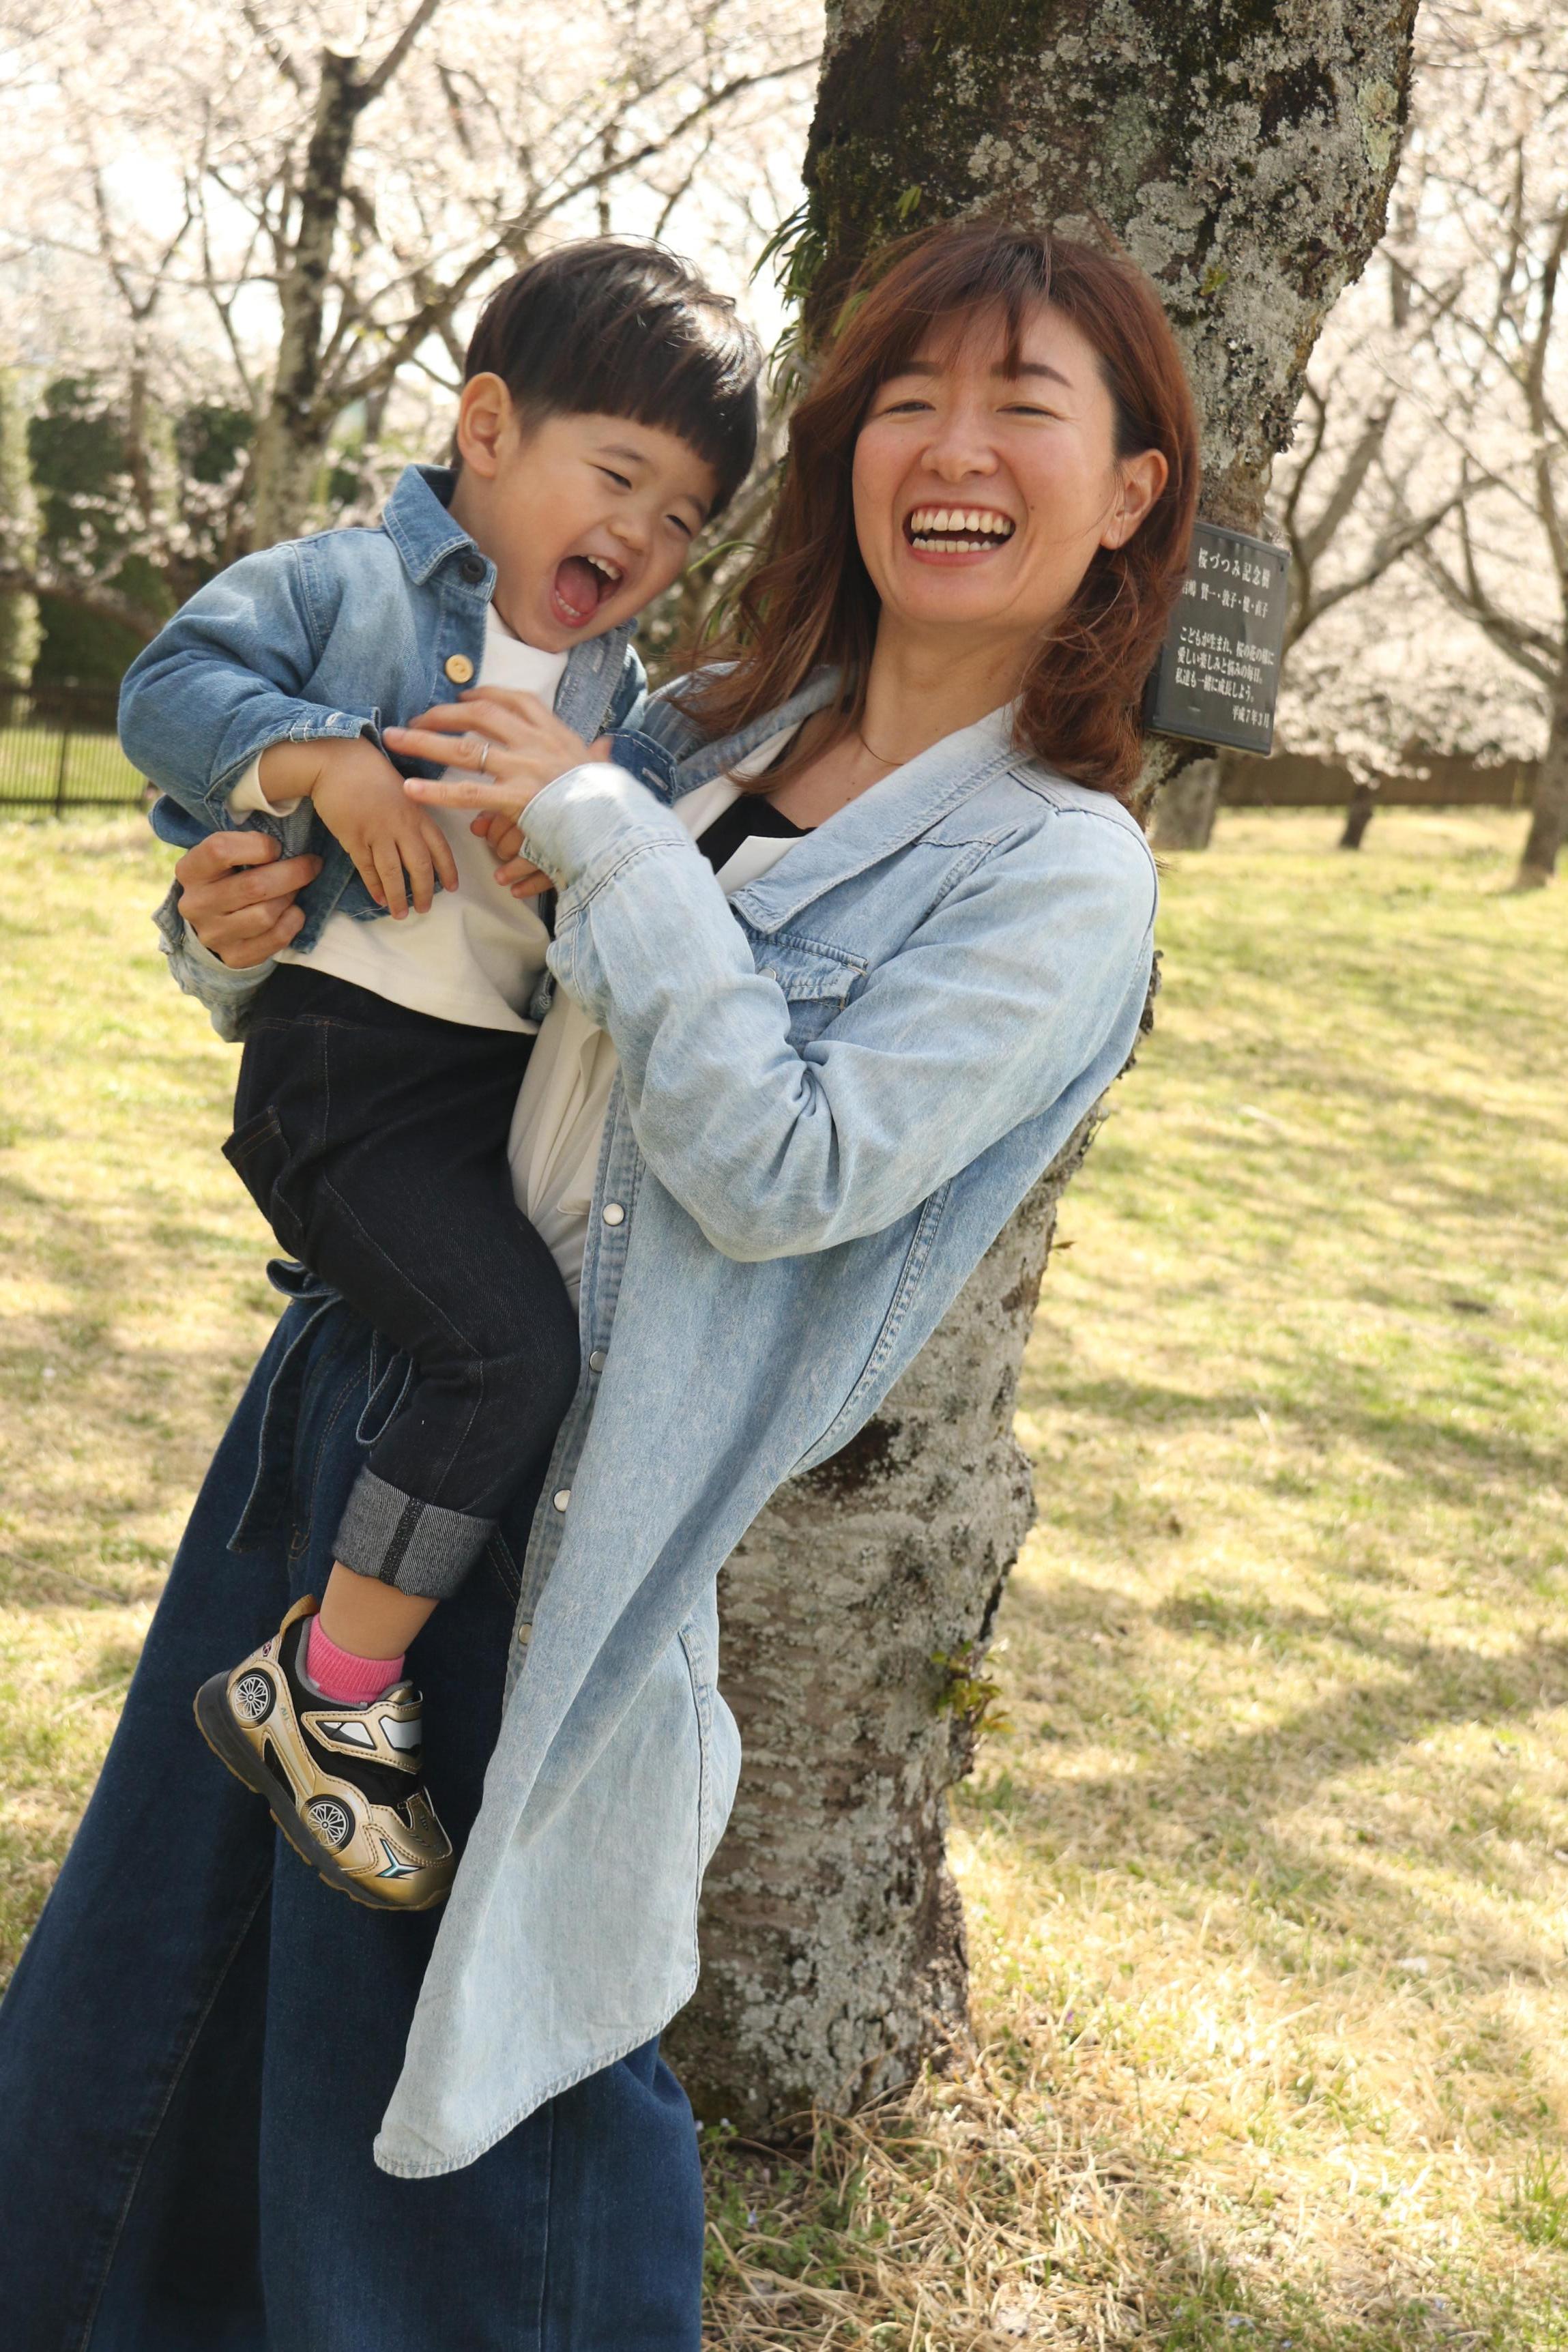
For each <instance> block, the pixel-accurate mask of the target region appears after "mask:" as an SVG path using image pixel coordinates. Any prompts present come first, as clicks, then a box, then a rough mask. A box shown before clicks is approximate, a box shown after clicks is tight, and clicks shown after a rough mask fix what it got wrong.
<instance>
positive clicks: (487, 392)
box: [455, 374, 516, 481]
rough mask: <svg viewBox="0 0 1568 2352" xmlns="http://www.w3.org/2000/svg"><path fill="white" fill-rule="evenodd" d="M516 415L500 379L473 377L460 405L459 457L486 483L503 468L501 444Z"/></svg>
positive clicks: (466, 387)
mask: <svg viewBox="0 0 1568 2352" xmlns="http://www.w3.org/2000/svg"><path fill="white" fill-rule="evenodd" d="M515 415H516V410H515V408H514V406H513V404H512V397H511V394H510V392H509V391H508V390H507V388H506V385H505V384H504V383H502V381H501V379H500V376H499V375H488V374H487V375H476V376H470V377H469V379H468V383H466V384H465V385H464V386H463V390H462V396H461V398H460V399H459V400H458V430H457V434H456V436H455V437H456V440H457V445H458V457H460V458H461V459H462V461H463V463H464V465H465V466H467V467H470V468H471V469H472V470H473V472H474V473H476V474H478V475H479V476H481V477H482V478H483V479H484V480H486V481H491V480H493V479H494V478H495V476H496V474H497V472H498V471H499V470H500V454H501V443H502V440H503V438H504V437H505V435H506V432H507V429H508V427H509V426H510V425H511V423H512V421H513V419H514V417H515Z"/></svg>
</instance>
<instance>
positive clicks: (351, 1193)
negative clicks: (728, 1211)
mask: <svg viewBox="0 0 1568 2352" xmlns="http://www.w3.org/2000/svg"><path fill="white" fill-rule="evenodd" d="M529 1043H530V1041H529V1040H528V1039H527V1038H526V1037H522V1036H520V1035H517V1034H512V1033H508V1032H497V1031H493V1030H479V1029H468V1028H463V1027H460V1026H458V1025H456V1024H451V1023H447V1022H438V1021H433V1020H430V1019H428V1018H427V1017H426V1016H425V1015H423V1014H420V1013H406V1012H405V1011H403V1010H402V1009H401V1008H399V1007H397V1006H395V1005H389V1004H385V1003H383V1002H382V1000H380V999H379V998H376V997H372V996H369V995H367V994H365V992H363V991H362V990H359V989H355V988H351V987H349V986H347V985H346V984H345V983H343V982H338V981H334V980H331V979H330V978H328V977H327V976H325V975H321V974H315V973H310V972H309V971H306V970H304V969H303V968H300V967H286V968H285V969H284V971H281V972H280V973H279V974H278V975H276V976H275V978H274V980H273V981H271V982H268V989H267V991H266V992H265V993H264V996H263V999H262V1003H261V1006H260V1008H259V1017H258V1019H257V1021H256V1022H255V1024H254V1026H253V1028H252V1032H251V1034H250V1037H249V1039H248V1040H247V1047H246V1055H245V1061H244V1064H243V1066H242V1070H241V1080H240V1087H239V1095H238V1099H237V1104H236V1131H235V1134H234V1136H233V1137H232V1138H231V1139H230V1142H229V1144H228V1145H227V1146H226V1150H227V1151H228V1155H229V1157H230V1159H231V1160H233V1161H234V1163H235V1165H236V1166H237V1168H238V1169H239V1171H240V1172H241V1174H242V1175H243V1176H244V1178H245V1181H246V1182H247V1185H248V1187H249V1189H250V1191H251V1192H252V1194H253V1196H254V1197H255V1198H256V1200H257V1201H258V1204H259V1205H260V1206H261V1207H262V1209H263V1210H264V1212H265V1213H267V1214H268V1217H269V1219H270V1221H271V1223H272V1225H273V1228H274V1230H275V1231H276V1233H277V1234H278V1235H279V1240H280V1241H281V1242H282V1243H283V1245H284V1247H285V1248H287V1249H289V1250H291V1251H293V1252H294V1253H295V1254H296V1255H299V1256H300V1258H302V1259H303V1260H304V1262H305V1263H306V1264H307V1265H310V1267H311V1268H313V1270H314V1271H315V1272H316V1273H318V1274H320V1275H321V1276H324V1278H325V1279H326V1280H327V1281H329V1282H330V1283H331V1284H332V1285H333V1286H334V1287H335V1288H336V1289H337V1290H338V1291H340V1292H341V1293H342V1296H343V1297H345V1298H346V1299H347V1300H348V1301H349V1303H350V1304H351V1305H352V1306H353V1307H357V1308H358V1310H359V1312H360V1313H361V1314H362V1315H363V1316H364V1317H365V1318H367V1319H368V1320H369V1321H370V1322H372V1323H373V1324H374V1325H375V1327H376V1328H377V1329H378V1330H379V1331H381V1332H382V1333H383V1334H384V1335H385V1337H387V1338H388V1339H391V1340H392V1341H393V1342H394V1343H395V1345H396V1346H397V1347H398V1348H399V1349H402V1350H403V1351H404V1352H405V1354H406V1355H407V1357H408V1359H409V1370H408V1373H407V1376H406V1378H405V1380H404V1382H403V1386H402V1391H401V1393H399V1394H398V1395H396V1397H395V1399H394V1400H393V1402H392V1404H391V1410H390V1412H388V1413H387V1414H386V1416H385V1418H384V1421H383V1423H382V1425H381V1426H380V1428H379V1430H378V1432H377V1433H375V1435H374V1438H371V1439H369V1440H368V1443H369V1445H370V1452H369V1457H368V1460H367V1461H366V1463H365V1466H364V1467H363V1470H362V1471H361V1473H360V1475H359V1478H358V1480H357V1481H356V1483H355V1486H354V1488H353V1493H352V1494H351V1496H350V1497H349V1503H348V1507H347V1509H346V1510H345V1512H344V1514H343V1517H342V1521H341V1523H340V1525H339V1528H338V1529H337V1533H336V1537H335V1538H334V1542H333V1549H334V1552H335V1554H336V1564H335V1565H334V1567H333V1570H332V1573H331V1578H330V1579H329V1580H328V1583H327V1586H326V1601H325V1605H324V1607H323V1609H322V1611H321V1613H320V1614H319V1615H318V1614H316V1613H314V1612H306V1611H304V1610H303V1609H302V1610H301V1612H300V1613H299V1614H297V1615H295V1616H292V1617H290V1619H289V1621H288V1622H286V1624H285V1625H284V1627H283V1628H282V1629H281V1631H280V1633H279V1635H278V1637H277V1639H276V1640H275V1641H274V1642H272V1643H268V1644H265V1645H264V1646H263V1648H262V1649H261V1650H260V1651H258V1652H256V1653H254V1654H252V1656H251V1657H249V1658H248V1659H245V1660H242V1661H241V1662H240V1664H238V1665H237V1666H236V1667H234V1668H233V1669H231V1670H230V1671H229V1672H228V1673H227V1674H226V1675H216V1676H214V1677H213V1679H212V1680H211V1681H210V1682H209V1683H207V1684H206V1685H204V1686H203V1689H202V1691H201V1692H200V1694H199V1695H198V1697H197V1702H196V1707H197V1718H198V1721H199V1722H200V1723H201V1725H202V1727H203V1730H204V1732H205V1736H206V1738H207V1739H208V1743H209V1745H210V1746H212V1747H213V1748H216V1751H217V1753H218V1754H219V1755H220V1756H222V1757H223V1759H224V1760H225V1761H226V1763H227V1764H228V1765H229V1766H230V1769H233V1770H234V1771H235V1772H237V1774H238V1776H239V1777H240V1778H241V1779H242V1780H246V1781H247V1784H248V1785H249V1786H250V1787H252V1788H254V1789H256V1790H258V1792H259V1793H260V1794H262V1795H264V1796H265V1797H266V1798H267V1800H268V1803H269V1804H270V1805H271V1807H272V1809H273V1811H274V1814H275V1816H276V1818H277V1819H278V1821H279V1825H280V1826H281V1828H282V1829H283V1832H284V1834H285V1835H286V1836H287V1837H288V1838H289V1842H290V1843H292V1844H293V1845H294V1846H295V1847H296V1850H297V1851H299V1852H300V1853H302V1854H304V1855H305V1856H306V1857H307V1858H308V1859H310V1861H311V1862H312V1863H313V1864H314V1866H315V1867H316V1868H317V1869H318V1870H319V1871H320V1872H321V1874H322V1875H323V1876H324V1877H327V1878H328V1879H330V1880H331V1883H332V1884H334V1885H339V1886H341V1887H343V1888H344V1889H345V1891H348V1892H350V1893H353V1894H354V1895H356V1896H357V1898H358V1899H359V1900H360V1901H362V1902H370V1903H374V1904H376V1905H381V1906H386V1907H398V1908H401V1907H420V1906H425V1905H426V1904H428V1903H432V1902H436V1901H439V1900H440V1898H441V1896H442V1895H443V1894H444V1893H445V1891H446V1887H447V1885H448V1884H449V1882H450V1874H451V1863H452V1856H451V1846H450V1843H449V1841H448V1840H447V1837H446V1833H445V1832H444V1831H443V1830H442V1828H441V1825H440V1822H439V1821H438V1820H437V1817H436V1815H435V1813H434V1811H433V1809H432V1807H431V1805H430V1801H429V1798H428V1795H427V1793H426V1790H425V1788H424V1783H423V1769H422V1761H421V1758H422V1745H421V1742H422V1734H421V1729H420V1714H419V1699H418V1695H417V1693H416V1692H415V1691H414V1690H413V1689H412V1687H411V1685H407V1684H405V1683H403V1682H402V1681H401V1680H400V1677H401V1675H402V1669H403V1652H404V1651H405V1648H406V1647H407V1644H408V1643H409V1642H410V1641H412V1639H413V1638H414V1636H415V1634H416V1633H417V1632H418V1630H419V1628H420V1627H421V1626H422V1625H423V1624H424V1622H426V1618H427V1617H428V1615H429V1613H430V1612H431V1610H432V1609H433V1607H434V1606H435V1604H436V1602H437V1601H438V1600H441V1599H443V1598H444V1597H446V1596H447V1594H449V1593H451V1592H454V1591H456V1590H457V1589H458V1585H459V1584H460V1583H461V1582H462V1580H463V1579H464V1578H465V1577H466V1576H467V1574H468V1570H469V1569H470V1568H471V1567H472V1565H473V1564H474V1562H475V1560H476V1559H478V1558H479V1554H480V1552H481V1551H482V1550H483V1549H484V1547H485V1545H486V1543H487V1542H488V1541H489V1536H490V1534H491V1531H492V1529H493V1528H494V1525H495V1522H496V1520H497V1518H498V1517H500V1513H501V1511H502V1509H503V1508H504V1507H505V1506H506V1504H507V1503H508V1501H509V1500H510V1497H511V1496H513V1495H514V1494H516V1493H517V1492H518V1491H519V1489H520V1488H521V1486H524V1485H525V1484H526V1482H527V1481H528V1480H529V1478H530V1477H531V1476H532V1475H541V1474H542V1469H543V1465H544V1464H545V1462H546V1461H547V1460H548V1457H549V1454H550V1449H551V1447H552V1444H553V1443H554V1438H555V1433H556V1430H557V1428H558V1427H559V1425H560V1423H561V1420H562V1418H563V1415H564V1413H565V1412H566V1409H567V1407H568V1405H569V1404H570V1402H571V1400H572V1396H573V1393H574V1390H575V1386H576V1380H577V1318H576V1314H575V1311H574V1307H573V1306H572V1303H571V1300H570V1298H569V1297H568V1295H567V1292H566V1288H565V1286H564V1284H563V1281H562V1279H561V1276H560V1273H559V1271H558V1270H557V1268H556V1265H555V1262H554V1260H553V1258H552V1256H551V1255H550V1253H549V1251H548V1250H547V1249H546V1247H545V1245H544V1244H543V1242H542V1241H541V1239H540V1237H539V1235H538V1234H536V1233H535V1232H534V1230H533V1228H532V1226H531V1225H530V1224H529V1223H528V1222H527V1221H526V1219H525V1218H524V1217H523V1216H522V1215H521V1213H520V1212H519V1210H518V1208H517V1206H516V1203H515V1202H514V1201H513V1198H512V1193H511V1181H510V1171H509V1169H508V1165H507V1156H506V1145H507V1139H508V1134H509V1131H510V1123H511V1115H512V1111H513V1108H514V1107H515V1103H516V1098H517V1091H518V1087H519V1086H520V1084H521V1077H522V1072H523V1068H524V1066H525V1064H526V1058H527V1053H528V1050H529Z"/></svg>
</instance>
